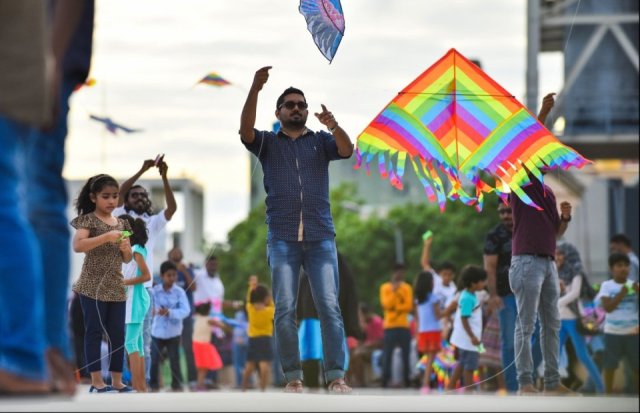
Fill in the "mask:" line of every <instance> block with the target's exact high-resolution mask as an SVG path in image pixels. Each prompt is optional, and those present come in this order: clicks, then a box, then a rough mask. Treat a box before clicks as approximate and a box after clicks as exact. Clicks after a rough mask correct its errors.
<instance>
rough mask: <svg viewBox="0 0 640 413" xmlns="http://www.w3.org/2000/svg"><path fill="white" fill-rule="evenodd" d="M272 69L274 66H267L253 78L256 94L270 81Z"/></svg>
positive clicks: (259, 70)
mask: <svg viewBox="0 0 640 413" xmlns="http://www.w3.org/2000/svg"><path fill="white" fill-rule="evenodd" d="M272 67H273V66H265V67H262V68H260V69H258V70H257V71H256V74H255V75H254V76H253V84H252V85H251V88H252V89H253V90H255V91H256V92H257V91H260V90H262V86H264V84H265V83H267V80H269V70H270V69H271V68H272Z"/></svg>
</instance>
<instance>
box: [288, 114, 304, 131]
mask: <svg viewBox="0 0 640 413" xmlns="http://www.w3.org/2000/svg"><path fill="white" fill-rule="evenodd" d="M306 123H307V120H306V119H305V118H304V117H303V116H300V117H299V118H297V119H287V120H284V121H282V126H284V127H285V128H287V129H302V128H304V125H305V124H306Z"/></svg>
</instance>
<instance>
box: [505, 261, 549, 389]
mask: <svg viewBox="0 0 640 413" xmlns="http://www.w3.org/2000/svg"><path fill="white" fill-rule="evenodd" d="M537 260H543V258H537V257H533V256H530V255H516V256H513V257H512V259H511V268H510V269H509V284H510V285H511V290H512V291H513V294H514V296H515V297H516V305H517V307H518V322H517V323H516V328H515V354H519V356H518V357H517V358H516V371H517V374H518V384H519V387H520V390H522V389H523V387H524V386H533V360H532V356H531V335H532V334H533V330H534V328H535V323H536V316H537V313H538V304H539V302H540V290H541V288H542V283H543V278H544V273H543V271H544V270H545V267H544V266H543V265H541V264H539V263H538V262H537Z"/></svg>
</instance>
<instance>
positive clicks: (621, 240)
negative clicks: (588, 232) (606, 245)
mask: <svg viewBox="0 0 640 413" xmlns="http://www.w3.org/2000/svg"><path fill="white" fill-rule="evenodd" d="M609 242H615V243H616V244H623V245H625V246H627V247H629V248H631V239H630V238H629V237H627V236H626V235H625V234H616V235H614V236H613V237H611V239H610V240H609Z"/></svg>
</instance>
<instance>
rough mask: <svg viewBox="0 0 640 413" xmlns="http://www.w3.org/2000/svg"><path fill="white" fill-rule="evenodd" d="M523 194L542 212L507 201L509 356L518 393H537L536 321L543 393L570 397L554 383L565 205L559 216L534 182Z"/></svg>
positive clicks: (545, 104)
mask: <svg viewBox="0 0 640 413" xmlns="http://www.w3.org/2000/svg"><path fill="white" fill-rule="evenodd" d="M553 95H554V94H553V93H551V94H548V95H547V96H545V97H544V99H543V101H542V108H541V109H540V113H539V114H538V119H539V120H540V122H542V123H544V121H545V119H546V117H547V115H548V114H549V111H550V110H551V108H552V107H553V105H554V97H553ZM530 178H531V184H529V185H528V186H526V187H525V188H523V190H524V192H525V193H526V194H527V195H528V196H529V197H530V198H531V200H533V202H535V203H536V204H537V205H538V206H540V207H541V208H542V210H538V209H536V208H533V207H531V206H529V205H527V204H525V203H524V202H522V201H521V200H520V198H518V197H517V196H515V195H514V196H511V197H510V203H511V209H512V211H513V239H512V259H511V267H510V269H509V284H510V285H511V289H512V291H513V293H514V295H515V297H516V305H517V307H518V322H517V323H516V331H515V353H516V370H517V374H518V384H519V386H520V393H521V394H531V393H537V392H538V390H537V389H536V387H535V386H534V383H533V360H532V355H531V335H532V334H533V331H534V328H535V323H536V317H539V318H540V325H541V347H542V355H543V359H544V388H545V393H567V392H570V390H568V389H567V388H566V387H564V386H562V384H561V383H560V373H559V372H558V356H559V352H560V342H559V331H560V317H559V314H558V297H559V295H560V294H559V288H558V271H557V269H556V264H555V261H554V256H555V251H556V238H558V237H560V236H562V234H564V232H565V231H566V229H567V226H568V224H569V221H571V204H570V203H569V202H562V203H560V213H558V209H557V206H556V197H555V195H554V194H553V191H552V190H551V188H549V187H548V186H546V185H544V184H543V183H542V182H540V181H538V179H536V178H535V177H533V176H531V175H530Z"/></svg>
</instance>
